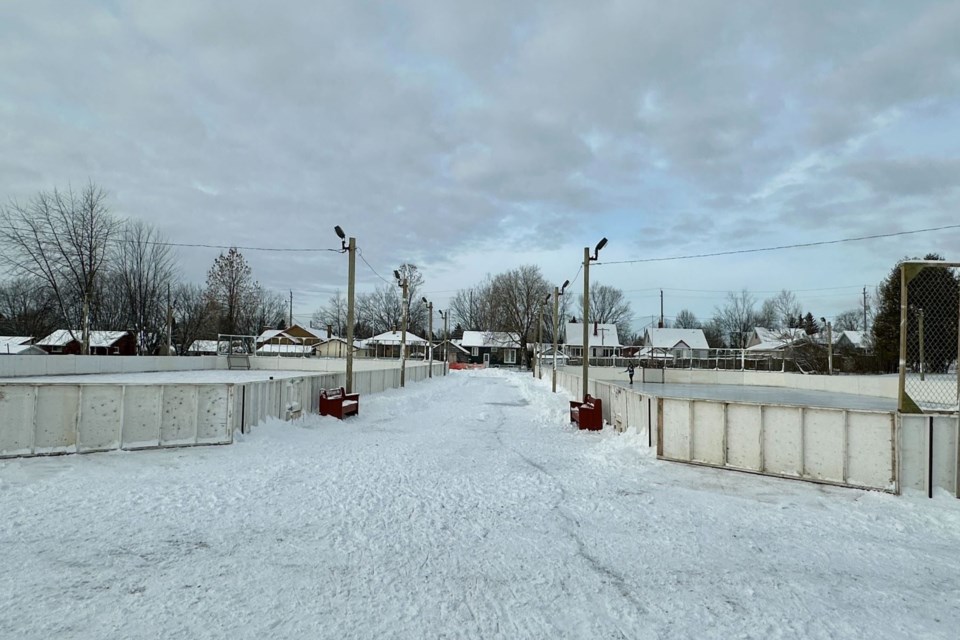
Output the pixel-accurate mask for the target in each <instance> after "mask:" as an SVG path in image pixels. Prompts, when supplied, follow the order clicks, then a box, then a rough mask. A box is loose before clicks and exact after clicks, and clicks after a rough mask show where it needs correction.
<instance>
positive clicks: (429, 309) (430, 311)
mask: <svg viewBox="0 0 960 640" xmlns="http://www.w3.org/2000/svg"><path fill="white" fill-rule="evenodd" d="M423 301H424V302H427V299H426V298H424V299H423ZM427 314H428V316H429V317H428V318H427V327H428V328H427V344H428V345H430V346H429V347H428V348H429V351H430V368H429V369H428V370H427V377H428V378H432V377H433V303H432V302H427Z"/></svg>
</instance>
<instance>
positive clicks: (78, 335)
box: [37, 329, 128, 347]
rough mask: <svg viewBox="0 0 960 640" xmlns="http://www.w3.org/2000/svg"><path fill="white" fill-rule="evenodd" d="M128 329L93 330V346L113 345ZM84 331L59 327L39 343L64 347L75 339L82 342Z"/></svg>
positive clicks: (91, 341)
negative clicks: (71, 331)
mask: <svg viewBox="0 0 960 640" xmlns="http://www.w3.org/2000/svg"><path fill="white" fill-rule="evenodd" d="M127 333H128V332H127V331H91V332H90V346H91V347H112V346H113V345H114V344H115V343H116V342H117V341H118V340H120V339H121V338H123V337H124V336H125V335H127ZM82 337H83V332H82V331H80V330H79V329H74V330H73V335H72V336H71V335H70V331H68V330H67V329H57V330H56V331H54V332H53V333H51V334H50V335H48V336H47V337H46V338H44V339H43V340H41V341H40V342H38V343H37V345H39V346H41V347H63V346H66V345H68V344H70V343H71V342H73V341H74V340H76V341H77V342H80V341H81V339H82Z"/></svg>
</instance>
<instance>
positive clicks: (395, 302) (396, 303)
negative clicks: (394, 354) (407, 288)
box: [356, 284, 403, 335]
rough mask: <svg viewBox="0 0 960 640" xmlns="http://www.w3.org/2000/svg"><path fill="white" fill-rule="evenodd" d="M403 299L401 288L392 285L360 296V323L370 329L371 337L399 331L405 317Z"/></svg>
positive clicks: (358, 313) (358, 300) (358, 304)
mask: <svg viewBox="0 0 960 640" xmlns="http://www.w3.org/2000/svg"><path fill="white" fill-rule="evenodd" d="M401 298H402V296H401V292H400V288H399V287H397V286H396V285H392V284H391V285H383V286H381V287H377V288H376V289H375V290H374V291H373V292H372V293H365V294H360V295H358V296H357V303H356V305H357V317H358V319H359V320H358V323H359V324H362V325H364V326H365V327H368V331H369V332H370V334H371V335H375V334H378V333H383V332H384V331H395V330H399V329H400V324H401V321H402V316H403V307H402V304H403V303H402V300H401Z"/></svg>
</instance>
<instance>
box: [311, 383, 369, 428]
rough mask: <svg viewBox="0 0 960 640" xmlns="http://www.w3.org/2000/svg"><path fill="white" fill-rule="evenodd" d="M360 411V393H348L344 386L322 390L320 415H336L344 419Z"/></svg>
mask: <svg viewBox="0 0 960 640" xmlns="http://www.w3.org/2000/svg"><path fill="white" fill-rule="evenodd" d="M358 413H360V394H359V393H347V392H346V391H345V390H344V388H343V387H338V388H336V389H324V390H322V391H321V392H320V415H322V416H334V417H335V418H339V419H340V420H343V419H344V418H345V417H346V416H352V415H357V414H358Z"/></svg>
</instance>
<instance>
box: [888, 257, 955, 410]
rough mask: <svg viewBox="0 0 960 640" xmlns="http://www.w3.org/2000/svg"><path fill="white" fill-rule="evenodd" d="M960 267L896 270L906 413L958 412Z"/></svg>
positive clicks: (910, 265)
mask: <svg viewBox="0 0 960 640" xmlns="http://www.w3.org/2000/svg"><path fill="white" fill-rule="evenodd" d="M957 267H960V263H947V262H940V261H907V262H904V263H902V265H901V269H900V393H899V409H900V411H901V412H904V413H928V412H956V411H957V410H958V400H960V371H958V368H957V354H958V352H960V343H958V338H960V331H958V329H960V326H958V322H960V278H958V273H957Z"/></svg>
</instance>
